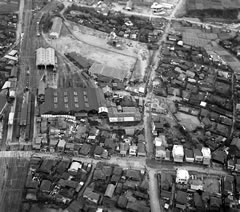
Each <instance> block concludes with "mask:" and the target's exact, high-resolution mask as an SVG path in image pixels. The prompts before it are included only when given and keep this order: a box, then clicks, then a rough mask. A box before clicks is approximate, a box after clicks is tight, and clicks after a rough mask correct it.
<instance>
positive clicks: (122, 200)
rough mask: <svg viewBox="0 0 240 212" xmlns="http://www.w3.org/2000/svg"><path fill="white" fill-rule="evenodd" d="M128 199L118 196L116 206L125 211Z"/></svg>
mask: <svg viewBox="0 0 240 212" xmlns="http://www.w3.org/2000/svg"><path fill="white" fill-rule="evenodd" d="M127 203H128V199H127V197H125V196H124V195H122V196H119V198H118V201H117V206H118V207H119V208H121V209H125V208H126V207H127Z"/></svg>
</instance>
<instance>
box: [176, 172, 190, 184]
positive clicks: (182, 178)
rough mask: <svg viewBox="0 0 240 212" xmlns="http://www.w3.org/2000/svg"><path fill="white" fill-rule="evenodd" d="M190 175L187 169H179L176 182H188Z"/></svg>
mask: <svg viewBox="0 0 240 212" xmlns="http://www.w3.org/2000/svg"><path fill="white" fill-rule="evenodd" d="M189 178H190V176H189V173H188V171H187V170H185V169H180V168H179V169H177V174H176V183H181V184H187V183H188V180H189Z"/></svg>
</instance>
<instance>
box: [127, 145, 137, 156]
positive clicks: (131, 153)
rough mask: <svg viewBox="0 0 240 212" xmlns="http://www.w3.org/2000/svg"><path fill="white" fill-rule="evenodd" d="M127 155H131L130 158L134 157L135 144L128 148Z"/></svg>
mask: <svg viewBox="0 0 240 212" xmlns="http://www.w3.org/2000/svg"><path fill="white" fill-rule="evenodd" d="M129 155H131V156H136V155H137V146H136V145H135V144H133V145H131V146H130V148H129Z"/></svg>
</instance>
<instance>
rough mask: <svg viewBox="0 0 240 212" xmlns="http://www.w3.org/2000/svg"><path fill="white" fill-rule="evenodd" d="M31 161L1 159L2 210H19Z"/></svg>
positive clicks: (0, 205) (0, 208)
mask: <svg viewBox="0 0 240 212" xmlns="http://www.w3.org/2000/svg"><path fill="white" fill-rule="evenodd" d="M28 163H29V161H28V160H26V159H22V158H21V159H19V158H17V157H16V158H1V159H0V167H1V170H0V173H1V177H0V186H1V193H0V211H6V212H8V211H9V212H18V211H19V210H20V207H21V201H22V193H23V187H24V184H25V179H26V175H27V171H28Z"/></svg>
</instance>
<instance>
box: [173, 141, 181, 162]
mask: <svg viewBox="0 0 240 212" xmlns="http://www.w3.org/2000/svg"><path fill="white" fill-rule="evenodd" d="M172 155H173V160H174V162H183V157H184V151H183V146H182V145H174V146H173V150H172Z"/></svg>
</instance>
